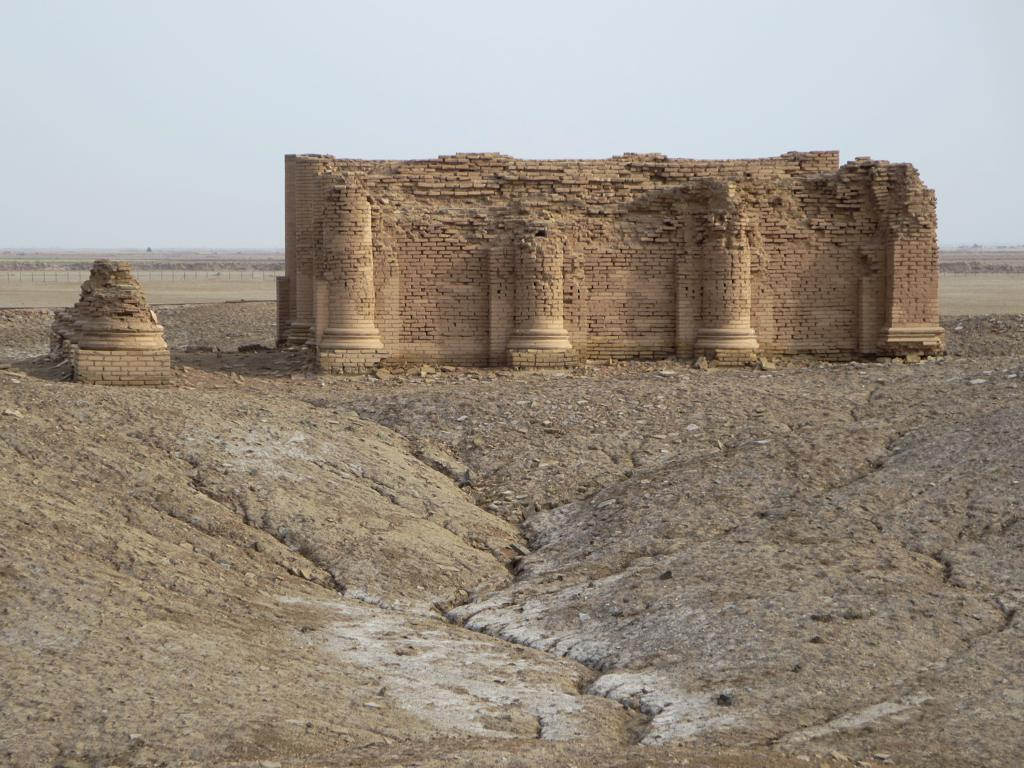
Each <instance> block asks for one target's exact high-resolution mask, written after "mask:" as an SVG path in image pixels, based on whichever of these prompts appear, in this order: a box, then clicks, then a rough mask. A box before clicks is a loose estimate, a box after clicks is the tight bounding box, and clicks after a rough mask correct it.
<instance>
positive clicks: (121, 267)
mask: <svg viewBox="0 0 1024 768" xmlns="http://www.w3.org/2000/svg"><path fill="white" fill-rule="evenodd" d="M52 336H53V340H52V344H51V347H52V349H53V351H54V352H55V353H56V354H58V355H60V356H64V357H66V358H67V359H69V360H70V362H71V368H72V375H73V378H74V379H75V380H76V381H81V382H84V383H87V384H111V385H116V386H133V385H159V384H166V383H167V381H168V380H169V378H170V369H171V361H170V353H169V351H168V349H167V343H166V342H165V341H164V337H163V327H162V326H161V325H160V324H159V323H158V322H157V318H156V314H155V313H154V312H153V310H152V309H150V307H149V304H147V303H146V297H145V295H144V293H143V291H142V286H141V285H140V284H139V282H138V281H137V280H136V279H135V278H134V277H132V274H131V268H130V267H129V265H128V264H125V263H123V262H112V261H107V260H104V259H101V260H99V261H96V262H95V263H94V264H93V267H92V270H91V272H90V274H89V278H88V279H87V280H86V281H85V282H84V283H82V293H81V297H80V298H79V300H78V302H77V303H76V304H75V305H74V307H72V308H71V309H69V310H61V311H59V312H57V313H55V319H54V325H53V329H52Z"/></svg>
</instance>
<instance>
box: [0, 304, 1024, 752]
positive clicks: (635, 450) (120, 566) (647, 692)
mask: <svg viewBox="0 0 1024 768" xmlns="http://www.w3.org/2000/svg"><path fill="white" fill-rule="evenodd" d="M160 314H161V320H162V321H163V323H164V324H165V326H166V327H167V331H168V339H169V341H170V343H171V345H172V347H174V352H173V359H174V366H175V368H174V383H173V385H172V386H170V387H167V388H142V389H127V390H126V389H113V388H101V387H87V386H81V385H76V384H73V383H70V382H67V381H65V380H63V379H64V376H65V375H66V369H64V368H62V367H60V366H55V365H54V363H53V362H52V361H50V360H49V359H48V358H47V357H46V356H45V353H46V330H47V326H48V324H49V319H50V317H49V314H48V313H47V312H42V311H37V312H32V311H21V312H11V311H6V312H4V313H2V314H0V361H3V362H0V461H2V466H3V473H2V475H0V764H4V765H12V766H38V765H46V766H65V767H66V768H83V767H84V766H90V767H91V766H151V765H168V766H178V765H181V766H225V767H226V766H238V767H239V768H242V767H245V768H255V767H256V766H263V767H264V768H267V767H268V766H270V767H272V766H282V767H289V766H447V765H464V766H533V765H557V766H574V765H575V766H587V767H588V768H591V767H593V766H605V765H607V766H662V765H664V766H669V765H679V766H683V765H687V766H694V767H696V766H720V767H721V768H741V767H743V768H755V767H756V766H762V767H767V768H773V767H783V766H796V767H798V768H799V767H802V766H807V765H812V766H843V765H858V764H859V765H862V766H875V765H897V766H929V767H930V766H1019V765H1021V764H1024V619H1022V617H1021V611H1020V608H1021V605H1022V603H1024V564H1022V551H1024V450H1022V441H1021V434H1022V429H1024V406H1022V391H1024V385H1022V382H1024V316H990V317H963V318H945V319H944V322H945V325H946V327H947V330H948V333H949V343H950V354H949V356H948V357H946V358H945V359H940V360H932V361H926V362H924V363H921V364H916V365H910V364H900V363H895V362H888V363H886V362H883V363H877V362H862V363H849V364H820V363H814V362H813V361H791V362H780V363H779V366H778V368H777V369H775V370H750V369H743V370H714V369H713V370H710V371H701V370H695V369H693V368H691V367H689V366H687V365H686V364H685V363H682V362H677V361H659V362H653V363H630V364H623V365H595V366H588V367H586V368H581V369H578V370H574V371H570V372H546V373H544V372H541V373H536V372H511V371H503V370H470V369H442V370H435V369H433V368H423V369H421V368H418V367H417V368H411V369H408V370H401V369H399V370H390V371H386V372H382V373H380V374H379V375H377V376H361V377H317V376H315V375H313V374H312V373H310V372H309V369H308V364H307V362H306V361H305V360H304V359H303V357H302V356H301V355H299V354H298V353H295V352H287V351H272V350H263V349H258V348H257V349H254V350H252V351H248V352H237V351H234V350H236V349H237V347H238V346H241V345H251V344H262V345H267V346H269V344H270V338H269V335H270V333H271V329H272V326H273V305H272V304H224V305H205V306H194V307H167V308H164V309H163V310H161V313H160Z"/></svg>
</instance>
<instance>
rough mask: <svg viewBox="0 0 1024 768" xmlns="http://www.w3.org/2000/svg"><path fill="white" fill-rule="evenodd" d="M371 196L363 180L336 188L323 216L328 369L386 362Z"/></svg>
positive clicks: (323, 349)
mask: <svg viewBox="0 0 1024 768" xmlns="http://www.w3.org/2000/svg"><path fill="white" fill-rule="evenodd" d="M370 222H371V219H370V201H369V200H368V199H367V197H366V190H365V189H364V188H363V187H362V185H361V184H359V183H358V182H355V181H350V182H349V183H347V184H345V185H339V186H335V187H333V188H331V189H330V190H329V192H328V194H327V196H326V202H325V207H324V219H323V238H324V239H323V243H324V250H323V271H324V277H325V278H326V280H327V302H328V305H327V327H326V328H324V332H323V337H322V338H321V339H320V344H319V347H318V359H319V363H320V367H321V368H322V369H323V370H324V371H327V372H328V373H356V372H359V371H364V370H366V369H367V368H369V367H371V366H373V365H375V364H376V363H378V362H380V360H381V358H382V357H383V356H384V344H383V343H382V342H381V338H380V332H379V331H378V330H377V327H376V325H375V324H374V319H373V316H374V287H373V235H372V232H371V223H370Z"/></svg>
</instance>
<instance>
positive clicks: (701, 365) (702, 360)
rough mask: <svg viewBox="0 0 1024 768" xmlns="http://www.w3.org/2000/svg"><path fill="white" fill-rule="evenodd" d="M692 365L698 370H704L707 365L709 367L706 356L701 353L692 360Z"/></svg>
mask: <svg viewBox="0 0 1024 768" xmlns="http://www.w3.org/2000/svg"><path fill="white" fill-rule="evenodd" d="M693 367H694V368H696V369H697V370H699V371H706V370H707V369H708V367H709V365H708V359H707V358H706V357H704V356H703V355H701V356H700V357H698V358H697V359H696V360H695V361H694V363H693Z"/></svg>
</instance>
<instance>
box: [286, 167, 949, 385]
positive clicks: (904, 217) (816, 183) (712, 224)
mask: <svg viewBox="0 0 1024 768" xmlns="http://www.w3.org/2000/svg"><path fill="white" fill-rule="evenodd" d="M937 254H938V251H937V245H936V227H935V195H934V193H933V192H932V191H931V190H930V189H928V188H927V187H925V186H924V185H923V184H922V183H921V180H920V179H919V177H918V174H917V172H916V171H915V170H914V168H913V167H912V166H910V165H906V164H890V163H886V162H881V161H874V160H870V159H869V158H857V159H856V160H854V161H853V162H850V163H847V164H845V165H843V166H842V167H840V166H839V155H838V153H837V152H790V153H787V154H785V155H781V156H779V157H772V158H763V159H756V160H685V159H678V158H668V157H665V156H664V155H657V154H649V155H639V154H627V155H622V156H619V157H614V158H610V159H607V160H568V161H555V160H518V159H515V158H511V157H507V156H504V155H497V154H459V155H452V156H447V157H440V158H437V159H435V160H417V161H371V160H346V159H337V158H333V157H329V156H325V155H289V156H287V157H286V158H285V255H286V278H284V279H283V280H281V281H280V282H279V295H280V300H279V311H280V313H281V314H280V316H279V320H278V328H279V331H278V336H279V338H280V339H282V340H284V341H287V343H289V344H308V345H309V346H311V347H313V349H314V350H315V354H316V356H317V360H318V361H319V363H320V365H321V367H322V368H323V369H324V370H335V371H342V372H350V371H358V370H365V369H366V368H367V367H370V366H373V365H376V364H378V363H379V362H380V361H381V360H390V361H396V362H402V363H412V362H433V363H455V364H464V365H513V366H516V367H529V366H552V365H557V366H563V365H575V364H577V363H578V362H580V361H582V360H585V359H588V358H595V359H624V358H657V357H666V356H671V355H677V356H680V357H693V356H706V357H707V358H709V359H711V360H714V361H715V362H716V363H717V364H748V363H753V362H755V361H756V359H757V357H758V355H764V354H769V355H785V354H811V355H817V356H820V357H822V358H828V359H848V358H852V357H856V356H862V355H875V354H883V355H889V356H891V355H903V354H921V353H928V354H931V353H935V352H939V351H941V350H942V349H943V337H942V330H941V328H940V327H939V325H938V262H937V259H938V256H937Z"/></svg>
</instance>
